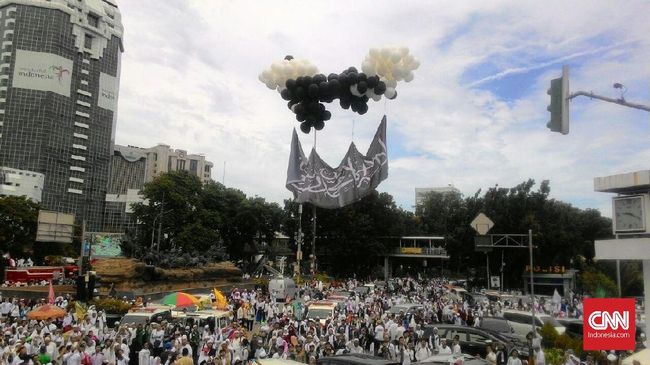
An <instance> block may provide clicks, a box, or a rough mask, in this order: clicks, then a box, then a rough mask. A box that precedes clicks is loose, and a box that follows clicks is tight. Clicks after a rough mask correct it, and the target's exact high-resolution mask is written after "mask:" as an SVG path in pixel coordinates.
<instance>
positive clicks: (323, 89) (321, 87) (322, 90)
mask: <svg viewBox="0 0 650 365" xmlns="http://www.w3.org/2000/svg"><path fill="white" fill-rule="evenodd" d="M318 94H319V95H320V96H321V99H322V98H323V97H324V96H327V95H328V94H330V87H329V83H328V82H327V81H321V82H320V84H318Z"/></svg>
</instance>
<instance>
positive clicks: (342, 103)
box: [339, 99, 350, 109]
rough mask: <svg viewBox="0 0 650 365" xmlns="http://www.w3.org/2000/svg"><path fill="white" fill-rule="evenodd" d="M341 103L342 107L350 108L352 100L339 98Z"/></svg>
mask: <svg viewBox="0 0 650 365" xmlns="http://www.w3.org/2000/svg"><path fill="white" fill-rule="evenodd" d="M339 104H340V105H341V108H343V109H350V100H346V99H341V100H339Z"/></svg>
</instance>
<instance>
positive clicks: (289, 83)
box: [284, 79, 296, 89]
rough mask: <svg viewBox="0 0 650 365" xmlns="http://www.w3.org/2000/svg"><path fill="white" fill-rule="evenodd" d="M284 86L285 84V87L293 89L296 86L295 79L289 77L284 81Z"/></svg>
mask: <svg viewBox="0 0 650 365" xmlns="http://www.w3.org/2000/svg"><path fill="white" fill-rule="evenodd" d="M284 86H286V87H287V89H293V88H294V87H296V80H294V79H289V80H287V82H285V83H284Z"/></svg>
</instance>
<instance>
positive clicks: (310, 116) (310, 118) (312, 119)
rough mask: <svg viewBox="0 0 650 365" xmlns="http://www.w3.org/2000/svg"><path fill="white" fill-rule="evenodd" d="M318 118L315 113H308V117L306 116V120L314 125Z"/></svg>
mask: <svg viewBox="0 0 650 365" xmlns="http://www.w3.org/2000/svg"><path fill="white" fill-rule="evenodd" d="M317 120H318V118H316V115H315V114H307V118H305V121H306V122H307V123H309V124H310V125H314V123H315V122H316V121H317Z"/></svg>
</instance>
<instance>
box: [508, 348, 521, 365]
mask: <svg viewBox="0 0 650 365" xmlns="http://www.w3.org/2000/svg"><path fill="white" fill-rule="evenodd" d="M507 364H508V365H521V359H519V351H517V350H512V352H510V356H509V357H508V363H507Z"/></svg>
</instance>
